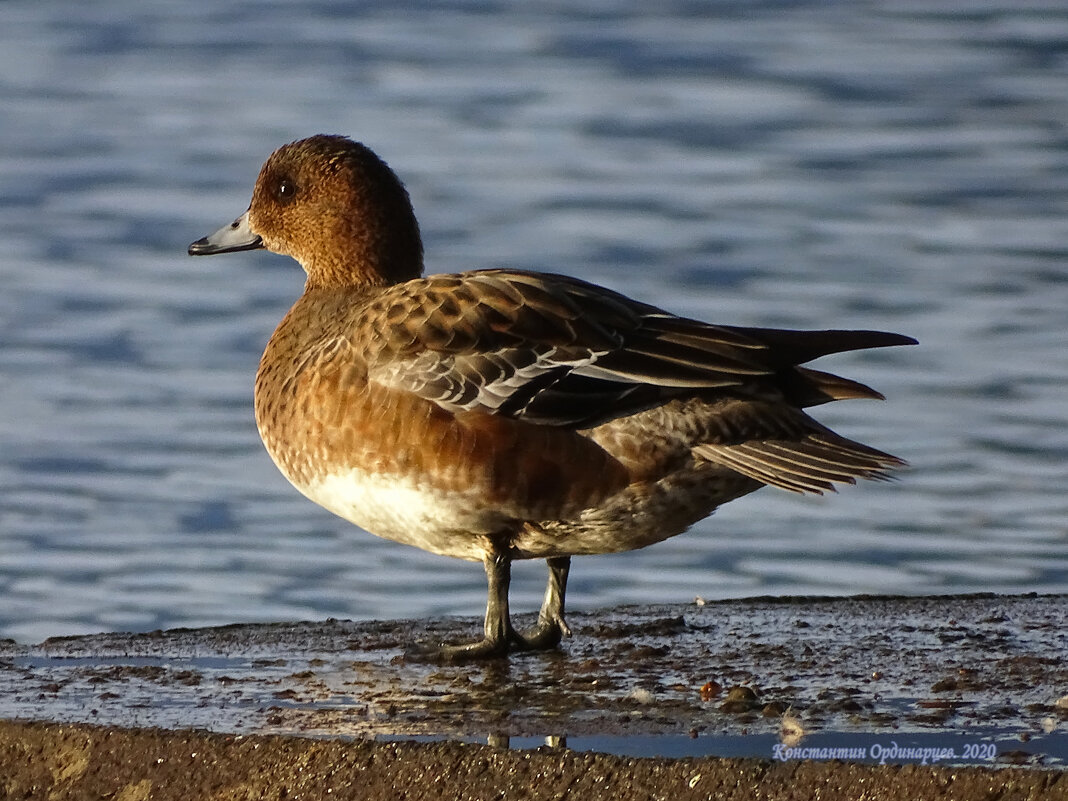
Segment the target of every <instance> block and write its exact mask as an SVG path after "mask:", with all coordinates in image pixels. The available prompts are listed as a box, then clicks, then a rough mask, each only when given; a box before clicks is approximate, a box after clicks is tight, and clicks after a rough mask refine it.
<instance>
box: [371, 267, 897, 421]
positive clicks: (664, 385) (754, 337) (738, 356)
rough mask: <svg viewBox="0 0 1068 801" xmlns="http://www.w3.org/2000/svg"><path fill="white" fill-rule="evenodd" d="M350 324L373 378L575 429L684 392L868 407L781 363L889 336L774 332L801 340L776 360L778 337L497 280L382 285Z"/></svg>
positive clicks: (627, 302) (600, 291)
mask: <svg viewBox="0 0 1068 801" xmlns="http://www.w3.org/2000/svg"><path fill="white" fill-rule="evenodd" d="M360 322H361V325H369V326H371V327H373V328H374V329H375V330H376V332H377V335H376V337H375V339H374V341H373V343H372V345H371V346H370V347H369V348H368V351H367V353H366V359H367V366H368V379H369V380H371V381H374V382H378V383H380V384H382V385H385V386H388V387H390V388H394V389H398V390H403V391H407V392H411V393H414V394H416V395H418V396H420V397H423V398H426V399H427V400H431V401H433V402H434V403H437V404H438V405H440V406H442V407H443V408H446V409H449V410H452V411H461V410H466V411H471V410H478V411H482V412H485V413H490V414H500V415H506V416H509V417H513V418H517V419H522V420H527V421H530V422H534V423H538V424H541V425H550V426H567V427H573V428H588V427H591V426H594V425H597V424H599V423H602V422H605V421H607V420H611V419H614V418H616V417H621V416H624V415H628V414H632V413H634V412H636V411H639V410H641V409H645V408H649V407H651V406H654V405H657V404H658V403H661V402H663V401H664V400H665V399H667V398H670V397H674V396H677V395H680V394H685V393H691V392H693V391H695V390H701V391H705V392H709V393H716V392H722V393H724V395H725V396H726V395H729V394H732V393H734V394H741V395H744V396H753V397H754V398H764V399H767V400H776V399H781V398H782V397H784V394H789V393H791V392H794V393H795V394H798V396H799V397H801V396H802V395H804V394H807V395H810V396H812V397H811V398H810V399H809V402H808V403H804V404H802V403H799V404H798V405H811V403H815V402H822V400H829V399H832V397H879V395H878V393H876V392H874V390H871V389H868V388H867V387H864V386H863V385H861V384H856V383H855V382H850V381H847V380H846V379H839V378H837V377H835V376H829V375H828V374H824V373H818V372H816V371H804V373H797V372H796V371H795V370H794V368H793V366H792V365H793V364H797V362H796V361H793V362H792V364H789V365H788V364H785V363H784V359H785V361H786V362H790V361H791V360H792V359H793V358H794V357H795V356H796V355H800V356H802V357H803V356H805V355H807V354H809V353H813V352H816V351H819V352H820V354H817V355H821V354H822V353H826V352H833V351H835V350H847V349H850V348H851V347H874V346H878V345H880V344H899V341H898V340H899V339H900V338H896V335H880V334H877V333H872V332H860V333H861V334H865V335H867V336H866V338H864V340H863V344H855V345H851V344H847V342H846V339H845V338H844V337H843V336H842V335H843V334H847V333H851V332H814V333H811V334H810V333H809V332H786V333H785V334H784V341H787V342H793V339H792V338H791V337H790V336H788V335H790V334H798V335H799V341H798V343H797V344H794V345H793V346H792V347H793V348H794V351H789V350H786V351H785V352H786V353H787V354H789V355H787V356H785V357H784V356H783V355H782V353H780V352H779V348H780V347H781V346H782V341H780V340H779V339H776V336H777V333H776V332H768V331H765V330H764V329H743V328H731V327H725V326H715V325H709V324H707V323H701V322H698V321H696V320H690V319H686V318H683V317H677V316H675V315H672V314H669V313H668V312H665V311H663V310H661V309H658V308H656V307H653V306H649V305H647V304H643V303H639V302H637V301H634V300H631V299H629V298H627V297H625V296H623V295H620V294H618V293H616V292H612V291H610V290H607V289H604V288H602V287H598V286H595V285H593V284H589V283H586V282H583V281H579V280H577V279H573V278H567V277H564V276H555V275H544V274H537V273H526V272H518V271H505V270H486V271H478V272H471V273H463V274H460V275H451V276H431V277H428V278H425V279H420V280H418V281H410V282H407V283H405V284H401V285H398V286H396V287H392V288H390V289H389V290H387V291H385V292H383V293H382V294H380V295H379V296H378V297H377V299H376V300H375V301H374V302H373V303H371V304H370V305H369V306H367V307H366V308H365V309H363V310H362V311H361V321H360ZM836 334H837V336H835V335H836ZM806 335H808V339H807V340H806ZM880 337H882V339H880ZM887 338H892V339H887ZM828 347H829V348H830V350H828ZM810 358H811V357H810ZM787 372H789V373H790V377H789V379H787V380H780V378H779V377H780V375H781V374H785V373H787ZM832 379H833V380H832ZM780 384H782V385H783V386H780ZM793 385H796V386H793ZM820 398H822V400H821V399H820Z"/></svg>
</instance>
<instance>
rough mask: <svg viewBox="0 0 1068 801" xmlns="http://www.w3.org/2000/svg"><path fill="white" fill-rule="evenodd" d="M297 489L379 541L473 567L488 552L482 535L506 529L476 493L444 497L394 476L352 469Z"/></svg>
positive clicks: (418, 484)
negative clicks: (437, 555)
mask: <svg viewBox="0 0 1068 801" xmlns="http://www.w3.org/2000/svg"><path fill="white" fill-rule="evenodd" d="M294 486H296V485H294ZM297 489H299V490H300V491H301V492H302V493H304V495H306V496H307V497H308V498H310V499H311V500H313V501H315V503H317V504H319V505H320V506H322V507H323V508H324V509H328V510H329V511H331V512H333V513H334V514H336V515H338V516H339V517H343V518H344V519H345V520H348V521H349V522H350V523H355V524H356V525H357V526H359V527H360V528H362V529H364V530H365V531H368V532H370V533H371V534H374V535H376V536H378V537H384V538H385V539H387V540H393V541H394V542H400V543H404V544H405V545H414V546H415V547H416V548H421V549H423V550H424V551H430V552H431V553H437V554H441V555H442V556H452V557H455V558H457V559H468V560H471V561H475V562H481V561H482V558H483V556H484V555H485V553H486V549H487V545H488V541H487V538H486V535H488V534H492V533H495V532H500V531H502V530H503V529H504V528H505V527H506V526H508V524H509V520H508V519H507V518H506V517H505V516H504V515H501V514H499V513H497V512H494V511H493V510H488V509H485V508H483V503H484V499H481V498H480V497H479V495H478V494H477V493H474V492H467V493H463V492H461V493H456V492H444V491H442V490H439V489H435V488H433V487H427V486H425V485H422V484H420V483H417V482H415V481H412V480H410V479H402V478H397V477H395V476H373V475H372V476H369V475H367V474H365V473H362V472H358V471H355V470H350V471H346V472H342V473H334V474H330V475H327V476H324V477H323V478H321V479H318V480H316V481H314V482H312V483H311V484H310V485H308V486H306V487H300V486H298V487H297ZM480 501H482V502H480ZM513 525H514V523H513Z"/></svg>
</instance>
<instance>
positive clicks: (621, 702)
mask: <svg viewBox="0 0 1068 801" xmlns="http://www.w3.org/2000/svg"><path fill="white" fill-rule="evenodd" d="M571 624H572V628H573V629H574V630H575V637H574V638H573V639H572V640H569V641H568V642H567V643H566V644H565V645H564V647H563V648H562V649H561V650H560V651H557V652H554V653H550V654H541V655H522V656H518V657H515V658H512V659H511V660H501V661H497V662H493V663H489V664H485V665H467V666H448V667H442V666H433V665H425V664H417V663H410V662H408V661H406V660H405V659H404V657H403V653H404V645H405V644H406V643H408V642H411V641H412V640H414V639H426V638H432V639H438V638H441V639H462V638H464V637H465V636H470V635H471V633H472V632H473V630H474V629H475V628H477V621H466V620H445V621H433V622H427V621H392V622H369V623H353V622H348V621H335V620H331V621H324V622H319V623H292V624H271V625H258V626H226V627H221V628H211V629H197V630H175V631H166V632H151V633H146V634H102V635H95V636H89V637H70V638H57V639H52V640H48V641H45V642H43V643H40V644H37V645H21V644H18V643H13V642H10V641H6V642H0V798H3V799H7V798H42V799H43V798H48V799H63V798H72V799H74V798H78V799H80V798H87V799H88V798H93V799H100V798H112V799H121V801H136V800H137V799H148V798H159V799H166V798H181V799H202V798H206V799H231V798H232V799H238V798H290V799H291V798H307V799H313V798H314V799H319V798H323V799H325V798H375V799H377V798H408V799H418V798H434V799H445V798H472V799H475V798H479V799H480V798H531V799H535V798H538V799H540V798H565V797H572V798H577V799H584V800H585V799H600V798H620V799H629V798H670V799H673V801H674V799H685V798H702V799H704V798H723V799H733V798H739V799H741V798H746V799H749V798H764V799H780V798H781V799H787V798H791V799H792V798H798V799H801V798H803V799H811V798H823V799H837V798H866V799H896V798H902V799H904V798H908V799H920V798H922V799H940V798H954V799H988V798H990V799H993V798H997V799H999V801H1006V800H1007V799H1016V798H1020V799H1024V798H1027V799H1058V798H1065V799H1068V772H1065V769H1064V765H1065V764H1066V762H1068V704H1066V698H1065V696H1066V694H1068V598H1066V597H1064V596H1011V597H1010V596H991V595H982V596H956V597H954V596H947V597H931V598H880V597H865V598H834V599H813V598H787V599H751V600H743V601H729V602H720V603H710V604H694V605H687V606H673V607H634V608H626V609H617V610H605V611H601V612H595V613H587V614H575V615H573V616H571ZM27 720H35V721H40V722H35V723H28V722H25V721H27ZM546 735H556V736H562V737H567V738H569V740H568V741H567V744H568V745H571V746H572V747H573V748H574V749H576V750H572V749H568V748H548V747H541V748H537V747H534V746H535V745H536V743H537V742H540V739H531V740H528V741H520V738H542V737H544V736H546ZM413 736H422V737H433V738H435V739H434V741H432V742H410V741H409V742H384V741H382V738H384V737H400V738H411V737H413ZM509 738H511V744H512V746H513V748H511V749H509V748H507V747H500V746H499V745H497V744H501V743H507V742H508V740H509ZM583 738H585V739H583ZM461 739H462V740H467V741H469V740H471V739H478V740H481V741H482V742H485V741H486V740H487V739H488V740H490V741H491V742H493V743H495V745H494V746H489V745H482V744H474V743H471V742H465V741H459V740H461ZM517 741H518V742H517ZM580 741H582V742H584V743H585V745H582V746H579V745H577V743H578V742H580ZM591 743H592V745H591ZM606 743H608V744H609V746H608V747H602V746H604V744H606ZM679 743H682V744H683V745H684V746H685V748H686V749H689V750H683V751H678V752H675V755H674V756H672V757H671V758H668V756H665V754H671V753H673V752H671V750H670V749H669V750H668V751H664V750H659V749H661V747H662V746H663V747H667V746H670V747H671V748H675V749H677V748H678V747H679V746H678V744H679ZM917 743H918V744H919V746H923V747H929V748H933V749H934V750H936V751H950V750H951V751H952V752H953V753H952V755H951V756H950V757H945V756H944V755H943V756H940V757H938V759H937V760H934V761H940V762H942V763H943V764H933V765H931V764H922V763H923V762H924V761H927V760H926V759H921V758H920V756H919V752H918V751H917V750H914V749H916V748H919V746H918V745H917ZM828 744H830V746H831V747H839V748H840V747H842V746H843V745H845V746H855V747H857V750H858V751H859V752H861V753H862V755H866V757H867V758H866V759H865V758H863V757H862V758H860V759H858V760H846V761H843V760H835V759H830V758H827V757H828V755H829V754H833V753H837V752H827V753H824V754H822V756H821V751H820V749H821V748H825V747H828ZM899 744H900V751H895V752H894V753H893V754H891V755H890V756H889V757H888V758H886V759H884V761H885V762H886V764H884V765H877V764H869V763H870V762H871V761H872V758H873V757H874V756H876V755H877V754H876V749H880V750H881V751H882V754H883V756H884V757H885V756H886V755H887V750H886V749H887V748H888V746H890V745H892V746H893V747H894V748H895V749H897V748H898V745H899ZM517 745H519V746H522V747H519V748H517V747H515V746H517ZM787 746H790V747H796V748H800V749H815V750H808V751H798V752H793V753H794V754H796V755H798V756H803V757H808V756H812V755H815V757H816V758H790V759H786V760H774V759H772V756H773V755H774V753H775V752H776V749H781V748H783V747H787ZM975 746H980V747H981V748H980V751H979V752H978V753H975V752H974V750H973V752H971V753H969V752H968V750H967V749H968V748H969V747H971V748H973V749H974V747H975ZM587 749H592V750H594V751H608V752H609V753H586V752H584V751H585V750H587ZM910 749H913V750H910ZM656 753H660V754H662V755H661V756H652V754H656ZM613 754H614V755H613ZM680 754H685V755H680ZM739 754H742V755H744V756H745V758H738V757H737V755H739ZM732 755H734V756H732Z"/></svg>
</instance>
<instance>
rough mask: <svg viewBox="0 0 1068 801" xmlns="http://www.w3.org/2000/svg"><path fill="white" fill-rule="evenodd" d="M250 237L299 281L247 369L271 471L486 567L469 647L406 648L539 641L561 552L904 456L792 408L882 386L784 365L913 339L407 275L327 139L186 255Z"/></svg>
mask: <svg viewBox="0 0 1068 801" xmlns="http://www.w3.org/2000/svg"><path fill="white" fill-rule="evenodd" d="M254 249H267V250H269V251H271V252H273V253H277V254H281V255H285V256H289V257H291V258H293V259H295V260H296V261H297V262H298V263H299V264H300V266H301V267H302V268H303V269H304V272H305V274H306V282H305V285H304V291H303V294H302V295H301V296H300V297H299V298H298V299H297V301H296V302H295V303H294V304H293V306H292V308H290V310H289V312H288V313H287V314H286V315H285V316H284V318H283V319H282V321H281V323H280V324H279V325H278V327H277V329H276V330H275V332H274V334H273V336H271V338H270V340H269V342H268V343H267V346H266V348H265V350H264V352H263V356H262V358H261V360H260V364H259V369H258V371H257V374H256V382H255V415H256V423H257V427H258V429H259V433H260V436H261V438H262V440H263V444H264V446H265V447H266V450H267V452H268V453H269V454H270V456H271V458H272V459H273V461H274V463H275V464H276V465H277V467H278V469H279V470H280V471H281V472H282V474H283V475H284V476H285V477H286V478H287V479H288V480H289V481H290V482H291V483H292V484H293V486H294V487H295V488H296V489H297V490H299V491H300V492H301V493H302V494H304V495H305V496H306V497H307V498H309V499H310V500H312V501H313V502H315V503H317V504H319V505H320V506H322V507H324V508H326V509H328V510H329V511H330V512H333V513H334V514H335V515H337V516H339V517H341V518H343V519H344V520H347V521H349V522H351V523H353V524H355V525H357V526H359V527H361V528H362V529H364V530H366V531H367V532H370V533H371V534H374V535H377V536H379V537H384V538H386V539H388V540H392V541H394V542H397V543H402V544H406V545H411V546H414V547H417V548H421V549H423V550H425V551H429V552H431V553H435V554H440V555H443V556H449V557H454V558H458V559H464V560H468V561H473V562H481V563H482V565H483V568H484V570H485V573H486V579H487V603H486V613H485V618H484V622H483V632H482V637H481V638H480V639H477V640H474V641H472V642H465V643H458V644H453V643H428V644H424V643H412V644H411V645H410V646H409V648H408V650H407V651H406V656H407V657H409V658H412V659H416V660H428V661H434V662H445V663H459V662H466V661H470V660H479V659H494V658H500V657H505V656H507V655H509V654H511V653H514V652H525V651H543V650H548V649H555V648H557V647H558V646H559V645H560V643H561V641H562V639H563V638H564V637H568V636H570V635H571V630H570V628H569V626H568V624H567V622H566V618H565V597H566V590H567V580H568V574H569V571H570V566H571V558H572V557H573V556H587V555H595V554H606V553H618V552H624V551H631V550H635V549H638V548H644V547H647V546H650V545H653V544H655V543H658V542H661V541H663V540H665V539H668V538H669V537H674V536H676V535H678V534H681V533H682V532H684V531H686V530H687V529H689V528H690V527H691V526H692V525H693V524H694V523H696V522H698V521H700V520H702V519H704V518H705V517H707V516H708V515H710V514H712V512H713V511H715V509H716V508H717V507H719V506H721V505H722V504H724V503H727V502H729V501H732V500H735V499H737V498H740V497H742V496H744V495H748V494H750V493H752V492H754V491H756V490H758V489H760V488H762V487H765V486H772V487H777V488H779V489H782V490H786V491H790V492H794V493H804V494H812V493H815V494H822V493H825V492H828V491H833V490H835V488H836V485H839V484H855V483H856V482H857V480H858V479H873V480H885V479H888V478H890V477H891V474H892V472H893V471H895V470H897V469H899V468H902V467H904V466H905V464H906V463H905V462H904V461H903V460H902V459H900V458H898V457H896V456H892V455H890V454H888V453H885V452H883V451H880V450H877V449H875V448H873V447H870V446H867V445H864V444H861V443H859V442H856V441H853V440H850V439H847V438H846V437H843V436H841V435H839V434H837V433H835V432H834V431H832V430H830V429H829V428H827V427H825V426H823V425H821V424H820V423H818V422H817V421H816V420H815V419H814V418H812V417H811V416H809V414H808V413H807V412H806V409H809V408H811V407H813V406H818V405H820V404H824V403H828V402H831V401H838V400H845V399H882V398H883V395H881V394H880V393H879V392H877V391H876V390H874V389H872V388H870V387H868V386H866V385H864V384H861V383H859V382H857V381H853V380H850V379H847V378H842V377H839V376H836V375H833V374H831V373H827V372H823V371H820V370H816V369H813V368H811V367H807V366H804V365H807V364H808V363H809V362H811V361H813V360H815V359H817V358H819V357H821V356H825V355H829V354H833V353H839V352H844V351H853V350H862V349H868V348H883V347H890V346H899V345H912V344H916V340H915V339H913V338H911V337H908V336H903V335H900V334H894V333H888V332H883V331H867V330H785V329H773V328H753V327H741V326H733V325H714V324H710V323H706V322H701V321H699V320H695V319H690V318H687V317H684V316H679V315H675V314H672V313H670V312H668V311H664V310H663V309H660V308H658V307H656V306H653V305H650V304H647V303H643V302H641V301H639V300H635V299H632V298H629V297H627V296H625V295H623V294H621V293H619V292H615V291H612V290H610V289H607V288H605V287H602V286H598V285H595V284H593V283H589V282H587V281H583V280H581V279H579V278H574V277H569V276H565V275H559V274H552V273H539V272H532V271H525V270H511V269H485V270H474V271H469V272H461V273H454V274H442V275H424V264H423V244H422V239H421V237H420V233H419V225H418V222H417V220H416V216H415V212H414V210H413V208H412V203H411V200H410V198H409V195H408V192H407V190H406V189H405V187H404V185H403V183H402V182H401V180H400V179H399V178H398V177H397V175H396V174H395V173H394V172H393V170H392V169H390V167H389V166H388V165H387V164H386V163H385V162H384V161H383V160H382V159H381V158H379V157H378V156H377V155H376V154H375V153H374V152H373V151H372V150H371V149H370V148H368V147H366V146H365V145H363V144H361V143H359V142H356V141H354V140H352V139H350V138H348V137H345V136H337V135H325V134H320V135H316V136H311V137H309V138H305V139H301V140H298V141H295V142H291V143H289V144H286V145H284V146H282V147H280V148H279V149H278V150H276V151H275V152H274V153H273V154H271V156H270V157H269V158H268V159H267V161H266V162H265V163H264V165H263V167H262V169H261V170H260V173H259V176H258V178H257V179H256V183H255V186H254V188H253V191H252V199H251V202H250V204H249V206H248V209H247V210H246V211H245V212H244V213H243V214H242V215H241V216H239V217H238V218H237V219H236V220H234V221H233V222H232V223H229V224H227V225H225V226H223V227H222V228H220V229H219V230H217V231H215V232H214V233H212V234H209V235H208V236H205V237H203V238H201V239H198V240H197V241H195V242H193V243H192V244H191V245H190V246H189V253H190V255H194V256H206V255H215V254H221V253H231V252H238V251H246V250H254ZM527 559H543V560H545V562H546V564H547V566H548V573H549V577H548V583H547V586H546V590H545V596H544V601H543V603H542V605H541V608H540V611H539V613H538V618H537V622H536V623H535V624H534V625H533V627H532V628H530V629H528V630H525V631H519V630H518V629H516V628H515V627H513V625H512V620H511V615H510V611H509V602H508V589H509V582H510V578H511V565H512V563H513V562H515V561H517V560H527Z"/></svg>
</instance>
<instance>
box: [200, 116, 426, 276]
mask: <svg viewBox="0 0 1068 801" xmlns="http://www.w3.org/2000/svg"><path fill="white" fill-rule="evenodd" d="M257 248H266V249H267V250H270V251H272V252H274V253H282V254H285V255H287V256H292V257H293V258H294V259H296V260H297V261H298V262H300V265H301V266H302V267H303V268H304V271H305V272H306V273H307V274H308V286H309V287H311V286H384V285H389V284H394V283H399V282H402V281H407V280H410V279H412V278H417V277H419V275H421V274H422V271H423V245H422V241H421V239H420V237H419V225H418V223H417V222H416V220H415V213H414V212H413V211H412V204H411V201H410V200H409V199H408V193H407V192H406V191H405V189H404V185H403V184H402V183H401V182H400V179H399V178H397V176H396V175H395V174H394V173H393V171H392V170H391V169H390V168H389V167H388V166H386V163H385V162H383V161H382V160H381V159H379V158H378V156H376V155H375V154H374V153H373V152H372V151H371V150H370V149H368V148H367V147H364V146H363V145H361V144H360V143H359V142H353V141H352V140H351V139H348V138H346V137H344V136H327V135H324V134H320V135H318V136H312V137H309V138H308V139H301V140H300V141H297V142H291V143H290V144H288V145H284V146H283V147H280V148H279V149H278V150H276V151H275V152H274V153H272V154H271V156H270V158H268V159H267V161H266V163H265V164H264V165H263V168H262V169H261V170H260V175H259V178H257V179H256V186H255V188H254V189H253V191H252V202H251V204H250V205H249V207H248V211H246V212H245V213H244V214H242V215H241V216H240V217H238V218H237V219H236V220H234V221H233V222H232V223H230V224H229V225H226V226H224V227H222V228H220V229H219V230H218V231H216V232H215V233H213V234H210V235H208V236H206V237H204V238H203V239H198V240H197V241H196V242H194V243H193V244H192V245H190V246H189V254H190V255H192V256H207V255H211V254H215V253H230V252H233V251H239V250H254V249H257Z"/></svg>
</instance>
